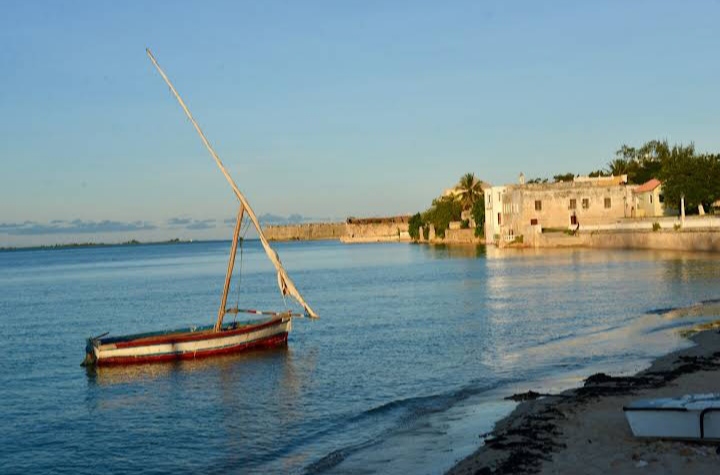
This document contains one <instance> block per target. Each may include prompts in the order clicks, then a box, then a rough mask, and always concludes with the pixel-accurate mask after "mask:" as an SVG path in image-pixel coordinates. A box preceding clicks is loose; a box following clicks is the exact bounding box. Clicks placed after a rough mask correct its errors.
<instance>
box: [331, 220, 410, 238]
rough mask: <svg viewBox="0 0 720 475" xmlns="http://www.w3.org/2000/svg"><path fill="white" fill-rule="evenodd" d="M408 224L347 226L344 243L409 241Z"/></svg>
mask: <svg viewBox="0 0 720 475" xmlns="http://www.w3.org/2000/svg"><path fill="white" fill-rule="evenodd" d="M408 227H409V226H408V223H376V224H346V225H345V235H344V236H342V237H341V238H340V240H341V241H342V242H347V243H356V242H398V241H407V240H409V237H410V236H409V235H408Z"/></svg>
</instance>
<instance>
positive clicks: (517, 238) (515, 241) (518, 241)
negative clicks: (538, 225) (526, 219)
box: [513, 234, 523, 244]
mask: <svg viewBox="0 0 720 475" xmlns="http://www.w3.org/2000/svg"><path fill="white" fill-rule="evenodd" d="M522 243H523V236H522V234H521V235H519V236H515V239H513V244H522Z"/></svg>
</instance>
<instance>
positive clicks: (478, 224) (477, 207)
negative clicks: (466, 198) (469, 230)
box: [472, 194, 485, 237]
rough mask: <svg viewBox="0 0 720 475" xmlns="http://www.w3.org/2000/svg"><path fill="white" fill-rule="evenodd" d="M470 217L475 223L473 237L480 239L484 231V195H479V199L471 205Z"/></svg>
mask: <svg viewBox="0 0 720 475" xmlns="http://www.w3.org/2000/svg"><path fill="white" fill-rule="evenodd" d="M472 217H473V221H475V237H480V236H482V235H483V234H484V231H483V230H484V229H485V195H484V194H483V195H480V198H478V200H477V201H476V202H475V204H473V207H472Z"/></svg>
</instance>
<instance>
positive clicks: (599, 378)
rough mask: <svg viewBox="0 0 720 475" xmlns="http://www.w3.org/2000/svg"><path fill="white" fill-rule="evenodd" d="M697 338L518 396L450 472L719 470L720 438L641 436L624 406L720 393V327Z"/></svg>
mask: <svg viewBox="0 0 720 475" xmlns="http://www.w3.org/2000/svg"><path fill="white" fill-rule="evenodd" d="M714 305H715V307H717V304H714ZM715 310H717V308H716V309H715ZM691 339H692V340H693V341H694V342H695V343H696V345H695V346H693V347H691V348H688V349H685V350H681V351H678V352H675V353H672V354H669V355H666V356H664V357H661V358H659V359H657V360H656V361H655V362H654V363H653V364H652V366H651V367H650V368H648V369H647V370H645V371H642V372H640V373H638V374H636V375H635V376H630V377H613V376H608V375H606V374H596V375H593V376H590V377H588V378H587V379H586V380H585V383H584V385H583V386H582V387H579V388H576V389H572V390H569V391H565V392H563V393H561V394H557V395H544V396H541V395H538V394H536V393H532V392H530V393H525V394H521V395H516V396H515V397H516V398H517V399H518V400H525V401H524V402H522V403H521V404H520V405H519V406H518V407H517V408H516V409H515V410H514V411H513V412H512V413H511V414H510V415H509V416H508V417H506V418H505V419H503V420H501V421H500V422H498V424H496V426H495V429H494V430H493V431H492V433H490V434H483V435H480V436H481V438H483V440H484V445H483V446H482V447H481V448H480V449H478V450H477V451H476V452H475V453H474V454H472V455H471V456H469V457H467V458H466V459H464V460H462V461H461V462H460V463H458V464H457V465H456V466H455V467H454V468H452V469H451V470H450V471H449V472H448V474H452V475H461V474H462V475H467V474H479V475H490V474H524V473H533V474H535V473H539V474H569V473H573V474H598V475H601V474H602V475H606V474H607V473H613V474H638V473H663V474H676V473H677V474H681V473H683V474H685V473H693V474H711V473H712V474H716V473H718V467H720V444H719V443H717V442H711V443H698V442H683V441H668V440H659V439H638V438H635V437H633V436H632V433H631V432H630V428H629V426H628V424H627V422H626V420H625V416H624V414H623V411H622V407H623V406H624V405H626V404H628V403H630V402H631V401H633V400H636V399H647V398H659V397H678V396H682V395H685V394H693V393H695V394H697V393H711V392H718V391H720V334H719V333H718V330H717V329H716V328H712V329H707V330H704V331H702V332H700V333H697V334H695V335H694V336H692V337H691Z"/></svg>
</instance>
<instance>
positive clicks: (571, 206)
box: [568, 198, 577, 209]
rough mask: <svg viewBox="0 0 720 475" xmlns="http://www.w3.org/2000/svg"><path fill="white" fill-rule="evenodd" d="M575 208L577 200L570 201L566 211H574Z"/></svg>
mask: <svg viewBox="0 0 720 475" xmlns="http://www.w3.org/2000/svg"><path fill="white" fill-rule="evenodd" d="M576 208H577V200H576V199H575V198H573V199H571V200H570V206H568V209H576Z"/></svg>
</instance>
